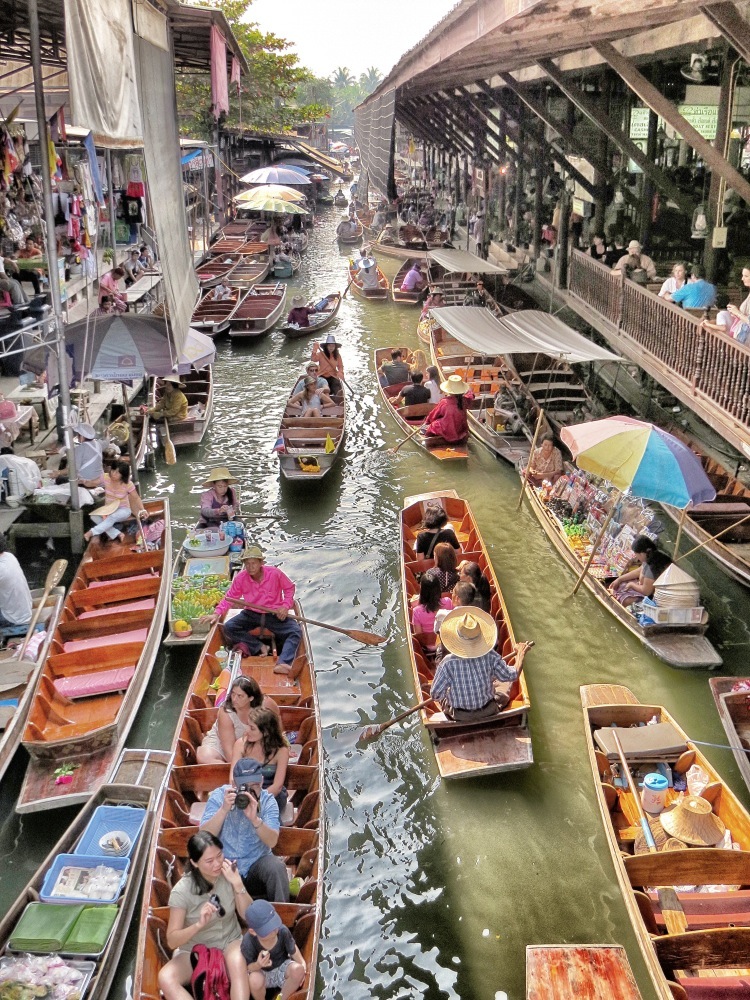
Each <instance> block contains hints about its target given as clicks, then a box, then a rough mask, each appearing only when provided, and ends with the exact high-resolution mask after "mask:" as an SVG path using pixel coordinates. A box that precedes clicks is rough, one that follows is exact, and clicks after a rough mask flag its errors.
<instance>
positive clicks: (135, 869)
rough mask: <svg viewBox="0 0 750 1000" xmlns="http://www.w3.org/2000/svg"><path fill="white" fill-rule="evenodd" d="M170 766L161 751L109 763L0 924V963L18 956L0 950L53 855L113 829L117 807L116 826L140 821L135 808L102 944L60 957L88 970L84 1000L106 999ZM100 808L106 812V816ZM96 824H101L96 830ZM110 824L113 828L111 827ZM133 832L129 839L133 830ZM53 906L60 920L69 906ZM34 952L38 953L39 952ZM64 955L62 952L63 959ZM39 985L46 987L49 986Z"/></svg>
mask: <svg viewBox="0 0 750 1000" xmlns="http://www.w3.org/2000/svg"><path fill="white" fill-rule="evenodd" d="M171 764H172V754H171V753H169V752H168V751H166V750H125V751H123V753H122V755H121V756H120V758H119V760H118V761H117V762H116V763H115V767H114V769H113V773H112V777H111V781H110V782H109V783H108V784H106V785H103V786H102V787H100V788H99V789H98V790H97V791H95V792H93V794H92V796H91V798H90V799H89V801H88V803H87V804H86V806H85V807H84V808H83V809H82V810H81V811H80V812H79V813H78V815H77V816H76V817H75V819H74V820H73V822H72V824H71V825H70V826H69V827H68V829H67V830H66V831H65V833H64V834H63V835H62V837H61V838H60V840H59V841H58V842H57V844H55V846H54V847H53V848H52V851H51V852H50V854H49V855H48V856H47V858H46V859H45V860H44V861H43V862H42V864H41V865H40V866H39V868H38V870H37V871H36V873H35V874H34V875H33V876H32V878H31V879H30V880H29V882H28V884H27V885H26V887H25V888H24V889H23V891H22V892H21V893H20V895H19V896H18V898H17V899H16V901H15V902H14V903H13V904H12V905H11V906H10V907H9V908H8V910H7V911H6V913H5V916H4V917H3V919H2V921H0V949H2V951H3V952H4V954H5V959H7V960H12V959H14V958H16V957H17V958H21V956H20V955H18V956H14V955H13V954H12V953H11V952H9V951H6V948H7V946H8V944H9V943H11V941H12V938H13V934H14V931H15V929H16V927H17V925H18V923H19V921H20V920H21V917H22V915H23V913H24V911H25V910H26V908H27V906H28V905H29V904H34V903H37V901H38V900H39V892H40V890H41V889H42V887H43V884H44V879H45V876H46V874H47V873H48V872H49V871H50V869H51V868H52V867H53V865H54V864H55V859H56V858H57V857H58V855H60V854H71V853H73V852H74V850H75V848H76V846H77V845H78V844H79V843H80V842H81V840H82V838H83V837H84V835H86V836H87V841H88V839H89V834H87V831H89V830H93V829H94V828H95V827H96V828H97V833H98V830H99V829H102V830H103V834H106V832H107V830H111V831H115V830H117V828H118V827H117V822H118V817H117V811H118V809H122V813H123V819H122V820H119V822H120V824H121V826H124V825H127V824H128V821H131V822H135V823H138V822H140V821H141V817H139V816H135V817H134V813H135V811H136V810H142V811H143V813H142V825H141V827H140V833H139V834H138V839H137V841H136V844H135V847H134V848H133V850H132V853H131V855H130V867H129V869H128V875H127V881H126V883H125V887H124V890H123V893H122V895H121V896H120V898H119V900H118V903H117V907H116V916H115V920H114V925H113V927H112V930H111V932H110V935H109V938H108V940H107V943H106V945H105V946H104V948H103V950H102V951H101V953H100V954H97V955H94V954H85V953H83V954H76V955H75V957H72V953H69V954H71V957H70V958H66V957H63V958H62V961H64V962H66V964H70V962H71V961H72V962H74V963H75V962H81V963H82V967H81V968H80V971H82V972H86V974H87V975H88V973H89V972H90V973H91V979H90V982H89V985H88V987H87V989H86V993H85V995H86V998H87V1000H106V998H107V997H108V996H109V991H110V989H111V986H112V981H113V979H114V976H115V973H116V972H117V967H118V962H119V958H120V955H121V954H122V949H123V947H124V945H125V939H126V937H127V934H128V931H129V930H130V924H131V920H132V917H133V914H134V912H135V906H136V901H137V899H138V896H139V895H140V890H141V882H142V880H143V873H144V871H145V869H146V861H147V859H148V848H149V843H150V841H151V839H152V836H153V830H154V825H155V818H156V815H157V813H158V812H159V810H160V809H161V806H162V804H163V799H164V795H165V793H166V788H167V779H168V776H169V772H170V768H171ZM101 807H103V809H102V812H100V813H97V816H96V817H95V815H94V814H95V813H96V811H97V810H98V809H100V808H101ZM104 809H106V810H107V813H106V814H105V813H104ZM104 815H106V816H107V819H106V821H105V820H104V819H103V818H101V817H103V816H104ZM100 823H103V824H104V825H103V826H101V827H100V826H99V824H100ZM112 823H114V824H115V825H114V826H112V825H111V824H112ZM89 824H91V827H89ZM126 832H127V831H126ZM133 834H134V835H135V831H133ZM95 839H96V835H95ZM106 861H107V859H106V858H102V863H104V864H106ZM56 905H58V906H59V907H60V914H61V917H62V916H63V915H64V913H65V909H66V906H67V905H69V904H66V903H59V904H56ZM38 953H39V954H42V953H43V952H41V951H40V952H38ZM65 955H66V953H65V951H63V956H65ZM83 963H85V965H83ZM74 967H75V965H74ZM45 985H46V986H49V983H46V984H45ZM37 995H39V996H43V995H46V994H45V993H44V992H43V987H42V992H40V993H38V994H37Z"/></svg>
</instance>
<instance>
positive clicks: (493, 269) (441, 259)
mask: <svg viewBox="0 0 750 1000" xmlns="http://www.w3.org/2000/svg"><path fill="white" fill-rule="evenodd" d="M427 256H428V257H429V259H430V260H434V261H435V263H436V264H440V266H441V267H444V268H445V270H446V271H448V272H449V273H455V272H456V271H466V272H468V273H469V274H507V273H508V271H507V270H506V268H504V267H498V266H497V264H490V262H489V261H488V260H482V258H481V257H477V255H476V254H475V253H469V251H468V250H446V249H444V248H442V247H441V248H440V249H439V250H430V252H429V254H428V255H427Z"/></svg>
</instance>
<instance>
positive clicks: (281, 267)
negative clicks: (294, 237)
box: [272, 250, 302, 278]
mask: <svg viewBox="0 0 750 1000" xmlns="http://www.w3.org/2000/svg"><path fill="white" fill-rule="evenodd" d="M301 263H302V257H301V256H300V255H299V252H298V251H297V250H292V252H291V255H290V259H289V260H280V259H279V258H278V257H276V258H275V259H274V262H273V268H272V271H273V276H274V278H291V277H292V276H293V275H295V274H296V273H297V271H299V269H300V264H301Z"/></svg>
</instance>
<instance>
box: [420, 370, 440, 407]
mask: <svg viewBox="0 0 750 1000" xmlns="http://www.w3.org/2000/svg"><path fill="white" fill-rule="evenodd" d="M427 375H428V379H427V381H426V382H425V383H424V387H425V389H429V390H430V402H431V403H439V402H440V400H441V399H442V398H443V394H442V393H441V392H440V376H439V375H438V370H437V368H436V367H435V366H434V365H430V366H429V368H428V369H427Z"/></svg>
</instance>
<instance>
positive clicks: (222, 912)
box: [208, 892, 227, 917]
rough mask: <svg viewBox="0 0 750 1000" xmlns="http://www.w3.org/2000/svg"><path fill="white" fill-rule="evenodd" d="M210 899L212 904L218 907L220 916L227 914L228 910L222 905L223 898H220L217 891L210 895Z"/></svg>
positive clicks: (217, 910)
mask: <svg viewBox="0 0 750 1000" xmlns="http://www.w3.org/2000/svg"><path fill="white" fill-rule="evenodd" d="M208 901H209V903H210V904H211V906H215V907H216V912H217V913H218V914H219V916H220V917H225V916H226V915H227V911H226V910H225V909H224V907H223V906H222V905H221V900H220V899H219V896H218V894H217V893H215V892H213V893H211V895H210V896H209V897H208Z"/></svg>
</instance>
